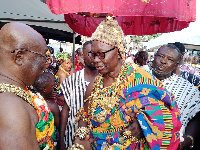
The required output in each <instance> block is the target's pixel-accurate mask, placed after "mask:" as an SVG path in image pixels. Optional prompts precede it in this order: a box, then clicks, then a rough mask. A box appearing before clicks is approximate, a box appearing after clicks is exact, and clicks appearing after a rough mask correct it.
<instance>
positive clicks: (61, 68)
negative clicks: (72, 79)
mask: <svg viewBox="0 0 200 150" xmlns="http://www.w3.org/2000/svg"><path fill="white" fill-rule="evenodd" d="M60 70H62V71H63V72H64V73H66V74H67V75H69V72H67V71H66V70H65V69H64V68H63V67H62V66H60Z"/></svg>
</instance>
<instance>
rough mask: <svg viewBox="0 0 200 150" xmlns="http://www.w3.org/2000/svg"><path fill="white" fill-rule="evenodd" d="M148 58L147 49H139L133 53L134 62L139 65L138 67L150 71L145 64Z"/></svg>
mask: <svg viewBox="0 0 200 150" xmlns="http://www.w3.org/2000/svg"><path fill="white" fill-rule="evenodd" d="M147 60H148V52H147V51H139V52H138V53H136V55H135V60H134V62H135V64H137V65H139V67H140V68H142V69H144V70H146V71H150V69H149V66H148V65H147Z"/></svg>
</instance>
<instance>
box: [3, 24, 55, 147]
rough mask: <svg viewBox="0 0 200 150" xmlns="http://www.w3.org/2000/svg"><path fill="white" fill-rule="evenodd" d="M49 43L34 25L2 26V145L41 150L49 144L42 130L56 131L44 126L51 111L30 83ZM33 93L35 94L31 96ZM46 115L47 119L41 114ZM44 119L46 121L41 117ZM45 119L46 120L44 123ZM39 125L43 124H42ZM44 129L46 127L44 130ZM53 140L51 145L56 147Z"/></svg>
mask: <svg viewBox="0 0 200 150" xmlns="http://www.w3.org/2000/svg"><path fill="white" fill-rule="evenodd" d="M46 50H47V46H46V43H45V40H44V38H43V37H42V36H41V35H40V34H39V33H38V32H36V31H35V30H34V29H32V28H31V27H29V26H27V25H25V24H21V23H8V24H6V25H4V26H3V27H2V28H1V30H0V52H1V53H0V104H1V105H0V118H1V120H0V149H2V150H5V149H6V150H39V149H40V148H41V149H43V148H45V147H47V146H49V145H48V144H46V143H48V142H51V143H53V141H50V140H48V139H45V140H42V139H41V137H42V136H41V135H42V134H41V132H43V133H46V132H47V131H46V130H48V132H49V135H47V136H46V137H47V138H49V136H51V135H53V133H54V130H55V128H54V126H53V127H52V125H49V126H45V124H46V120H47V119H48V118H49V117H52V115H51V114H50V115H49V114H47V113H49V112H50V110H49V109H48V108H46V107H41V106H46V105H45V103H43V100H42V98H41V97H37V99H36V95H34V96H35V98H33V95H31V94H32V93H31V91H29V90H28V89H27V88H26V86H30V85H32V84H33V83H34V81H35V80H36V79H37V78H38V77H39V76H40V75H41V74H42V73H43V71H44V70H45V63H46V55H45V52H46ZM30 97H32V98H30ZM42 113H43V114H45V115H46V117H47V118H46V120H45V119H44V118H42V117H41V116H40V114H42ZM41 119H43V121H41ZM42 122H43V124H42ZM39 127H40V128H39ZM41 130H43V131H41ZM52 145H53V144H50V146H49V147H50V148H54V146H52Z"/></svg>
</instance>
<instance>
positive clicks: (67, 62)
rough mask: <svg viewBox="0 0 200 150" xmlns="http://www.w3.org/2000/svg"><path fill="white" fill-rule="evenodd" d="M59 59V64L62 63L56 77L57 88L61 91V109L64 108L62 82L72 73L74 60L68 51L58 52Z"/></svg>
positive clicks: (59, 103) (59, 101)
mask: <svg viewBox="0 0 200 150" xmlns="http://www.w3.org/2000/svg"><path fill="white" fill-rule="evenodd" d="M57 61H58V64H59V65H60V67H59V70H58V72H57V73H56V75H55V78H56V87H57V88H56V89H57V91H58V92H59V98H58V101H57V103H58V105H59V108H60V110H61V109H62V107H63V105H64V101H65V100H64V97H63V94H62V91H61V89H60V84H61V83H62V81H63V80H64V79H66V78H67V77H68V76H70V74H72V72H70V71H71V68H72V61H71V57H70V55H69V53H67V52H58V53H57Z"/></svg>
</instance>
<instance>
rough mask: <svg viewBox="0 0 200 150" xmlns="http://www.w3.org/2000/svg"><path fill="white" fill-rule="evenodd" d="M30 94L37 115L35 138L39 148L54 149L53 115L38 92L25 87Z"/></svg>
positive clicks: (54, 128)
mask: <svg viewBox="0 0 200 150" xmlns="http://www.w3.org/2000/svg"><path fill="white" fill-rule="evenodd" d="M25 90H26V92H27V93H28V94H29V95H30V97H31V99H32V102H33V104H34V106H35V108H36V113H37V115H38V123H37V124H36V126H35V128H36V138H37V141H38V144H39V147H40V148H41V149H45V150H54V149H56V145H57V143H56V134H55V131H56V127H55V126H54V116H53V113H52V112H51V110H50V109H49V107H48V106H47V103H46V102H45V100H44V98H43V97H42V96H41V95H40V94H39V93H33V92H32V91H30V90H29V89H28V88H26V89H25Z"/></svg>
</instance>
